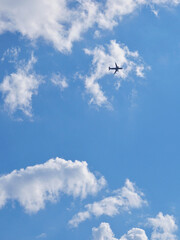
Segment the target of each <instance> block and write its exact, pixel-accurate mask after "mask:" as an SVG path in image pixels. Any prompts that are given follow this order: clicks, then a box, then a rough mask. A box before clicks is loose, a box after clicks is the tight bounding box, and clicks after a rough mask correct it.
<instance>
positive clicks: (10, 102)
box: [0, 54, 42, 117]
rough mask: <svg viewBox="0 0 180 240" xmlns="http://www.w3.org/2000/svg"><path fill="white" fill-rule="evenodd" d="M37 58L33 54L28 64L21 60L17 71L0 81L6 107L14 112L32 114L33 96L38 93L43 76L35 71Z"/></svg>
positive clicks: (0, 89)
mask: <svg viewBox="0 0 180 240" xmlns="http://www.w3.org/2000/svg"><path fill="white" fill-rule="evenodd" d="M35 62H36V58H35V57H34V56H33V54H32V56H31V59H30V60H29V61H28V63H27V64H24V63H23V62H20V65H21V66H18V67H17V71H16V73H11V74H10V75H8V76H5V77H4V79H3V82H2V83H0V91H1V92H2V94H3V97H4V104H5V107H7V109H8V110H9V111H10V113H14V112H15V111H16V110H21V111H23V112H24V113H25V114H26V115H27V116H30V117H31V116H32V96H33V95H34V94H37V90H38V87H39V85H40V84H41V83H42V76H40V75H37V74H35V73H34V72H33V65H34V63H35Z"/></svg>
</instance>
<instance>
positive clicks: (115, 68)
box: [109, 63, 123, 74]
mask: <svg viewBox="0 0 180 240" xmlns="http://www.w3.org/2000/svg"><path fill="white" fill-rule="evenodd" d="M115 65H116V67H114V68H111V67H109V70H115V72H114V74H116V72H118V71H119V69H123V68H122V67H118V65H117V63H115Z"/></svg>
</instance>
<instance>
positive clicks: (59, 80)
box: [51, 74, 68, 90]
mask: <svg viewBox="0 0 180 240" xmlns="http://www.w3.org/2000/svg"><path fill="white" fill-rule="evenodd" d="M51 82H52V83H53V84H54V85H55V86H58V87H59V88H60V89H61V90H64V89H65V88H67V87H68V83H67V80H66V78H65V77H63V76H61V75H60V74H53V76H52V78H51Z"/></svg>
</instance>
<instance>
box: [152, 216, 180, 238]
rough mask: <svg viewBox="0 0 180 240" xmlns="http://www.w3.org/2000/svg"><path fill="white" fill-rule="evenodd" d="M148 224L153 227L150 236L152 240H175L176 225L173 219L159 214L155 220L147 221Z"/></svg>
mask: <svg viewBox="0 0 180 240" xmlns="http://www.w3.org/2000/svg"><path fill="white" fill-rule="evenodd" d="M148 222H149V224H150V225H151V226H152V227H153V232H152V235H151V239H152V240H176V239H177V236H176V235H175V232H176V231H177V228H178V227H177V225H176V222H175V218H174V217H173V216H171V215H168V214H167V215H163V213H161V212H160V213H159V214H158V215H157V216H156V217H155V218H149V219H148Z"/></svg>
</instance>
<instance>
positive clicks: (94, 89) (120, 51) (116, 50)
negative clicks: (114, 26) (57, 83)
mask: <svg viewBox="0 0 180 240" xmlns="http://www.w3.org/2000/svg"><path fill="white" fill-rule="evenodd" d="M85 53H86V54H88V55H92V56H93V60H92V72H91V74H90V76H86V78H85V87H86V90H87V92H88V93H90V94H91V95H92V98H91V101H90V102H93V103H94V104H97V105H98V106H102V105H106V106H109V102H108V99H107V97H106V96H105V94H104V92H103V90H102V88H101V86H100V84H99V79H101V78H102V77H104V76H105V75H107V74H112V71H109V70H108V68H109V66H111V67H114V65H115V62H117V63H118V65H119V66H121V67H123V69H122V70H119V72H117V73H116V75H115V77H116V85H117V86H120V84H121V82H122V81H123V80H126V79H127V78H128V76H129V74H130V73H131V72H134V74H135V75H136V76H138V77H144V68H145V67H144V64H143V62H142V60H141V58H140V56H139V54H138V52H137V51H135V52H132V51H130V50H129V49H128V47H127V46H125V45H123V44H120V43H117V42H116V41H115V40H112V41H111V42H110V44H109V45H107V49H105V48H104V47H103V46H99V47H96V48H95V49H94V50H89V49H85Z"/></svg>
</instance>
